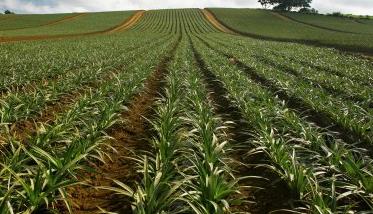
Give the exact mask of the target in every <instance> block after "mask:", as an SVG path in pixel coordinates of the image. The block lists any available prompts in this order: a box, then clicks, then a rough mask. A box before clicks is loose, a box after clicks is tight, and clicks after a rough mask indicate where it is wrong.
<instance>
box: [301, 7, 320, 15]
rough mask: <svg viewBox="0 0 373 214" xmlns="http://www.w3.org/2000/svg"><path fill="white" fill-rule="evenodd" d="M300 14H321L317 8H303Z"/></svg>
mask: <svg viewBox="0 0 373 214" xmlns="http://www.w3.org/2000/svg"><path fill="white" fill-rule="evenodd" d="M298 12H299V13H309V14H319V11H317V10H316V9H315V8H307V7H303V8H301V9H299V11H298Z"/></svg>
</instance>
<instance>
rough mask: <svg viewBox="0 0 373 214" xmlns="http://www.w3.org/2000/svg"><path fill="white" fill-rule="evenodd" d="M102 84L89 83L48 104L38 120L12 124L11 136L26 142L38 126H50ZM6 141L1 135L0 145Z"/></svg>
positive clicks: (97, 82)
mask: <svg viewBox="0 0 373 214" xmlns="http://www.w3.org/2000/svg"><path fill="white" fill-rule="evenodd" d="M111 78H113V75H112V73H107V74H105V75H104V76H103V79H102V81H108V80H110V79H111ZM43 81H46V83H45V84H48V81H47V80H43ZM100 82H101V80H100V81H93V82H88V83H86V84H84V85H82V86H81V87H80V88H78V89H76V90H73V91H70V92H68V93H66V94H64V95H62V96H61V97H59V98H58V100H55V101H53V102H51V103H47V106H46V107H45V108H44V109H43V110H42V112H41V113H40V114H39V115H38V116H37V117H36V118H30V119H26V120H20V121H17V122H15V123H13V124H11V126H10V130H9V133H10V135H12V136H14V137H15V139H17V140H19V141H21V142H24V141H25V140H26V139H27V138H28V137H30V136H32V135H34V134H36V131H37V130H36V129H37V127H38V126H37V125H38V124H50V123H51V122H53V121H54V120H55V119H56V116H57V115H58V114H60V113H62V112H65V111H66V110H67V109H69V108H70V107H71V104H73V103H75V102H76V101H78V100H79V98H80V97H81V96H82V94H84V93H86V92H87V91H88V90H90V89H92V88H97V87H98V86H99V85H100ZM30 87H31V86H30ZM30 90H31V88H30ZM4 141H5V140H4V139H3V137H2V136H1V135H0V143H2V142H4Z"/></svg>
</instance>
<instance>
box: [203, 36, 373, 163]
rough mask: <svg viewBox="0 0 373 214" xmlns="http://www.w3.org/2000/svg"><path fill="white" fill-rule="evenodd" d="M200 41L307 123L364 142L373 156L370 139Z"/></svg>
mask: <svg viewBox="0 0 373 214" xmlns="http://www.w3.org/2000/svg"><path fill="white" fill-rule="evenodd" d="M199 39H200V40H201V42H203V43H204V44H205V45H206V47H208V48H210V49H211V50H213V51H215V52H217V53H218V54H221V55H223V56H225V57H226V58H227V60H229V61H231V60H232V59H233V60H234V64H235V66H237V68H239V69H240V70H242V71H245V73H246V74H247V76H248V77H249V78H250V79H251V80H253V81H254V82H256V83H257V84H259V85H261V86H262V87H263V88H266V89H268V90H269V91H270V92H271V93H272V94H274V95H276V96H278V97H279V98H280V99H281V100H284V101H285V105H286V107H287V108H289V109H292V110H294V111H295V112H298V114H299V115H302V116H305V119H306V120H307V121H309V122H311V123H313V124H316V125H317V126H319V127H321V128H323V129H325V130H328V131H329V132H330V133H333V135H335V136H336V137H338V138H340V139H342V140H343V141H344V142H347V143H350V144H356V143H357V142H362V143H359V147H362V148H364V149H367V151H368V153H369V155H370V156H372V155H373V149H372V147H371V144H369V143H368V142H370V141H369V139H366V138H365V137H364V136H361V135H360V134H359V133H356V132H353V131H352V130H349V129H347V128H346V127H344V126H343V125H341V124H339V123H338V122H336V121H335V120H334V119H332V116H331V115H329V114H328V113H326V112H321V111H317V110H315V109H313V108H312V107H311V106H310V105H309V104H308V103H306V102H305V101H303V100H302V99H301V98H299V97H296V96H292V95H289V94H288V93H287V92H286V91H284V90H282V89H281V88H279V87H278V86H276V84H275V83H274V82H273V81H271V80H269V79H266V78H265V77H263V76H261V75H260V74H258V73H257V71H256V70H255V69H254V68H251V67H249V66H248V65H246V64H244V63H243V62H241V61H239V60H238V59H237V58H236V57H235V56H233V55H229V54H227V53H225V52H223V51H221V50H218V49H216V48H214V47H212V46H211V45H209V44H208V43H206V42H205V41H203V39H201V38H199Z"/></svg>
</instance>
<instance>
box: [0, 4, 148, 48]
mask: <svg viewBox="0 0 373 214" xmlns="http://www.w3.org/2000/svg"><path fill="white" fill-rule="evenodd" d="M143 14H144V11H138V12H136V14H134V15H133V16H132V17H131V18H129V19H127V20H126V21H124V22H123V23H122V24H121V25H119V26H116V27H113V28H109V29H106V30H102V31H94V32H87V33H77V34H61V35H36V36H13V37H0V43H4V42H17V41H35V40H47V39H66V38H74V37H81V36H91V35H102V34H107V33H115V32H120V31H123V30H127V29H129V28H131V27H132V26H133V25H135V24H136V23H137V22H138V21H139V20H140V19H141V17H142V15H143Z"/></svg>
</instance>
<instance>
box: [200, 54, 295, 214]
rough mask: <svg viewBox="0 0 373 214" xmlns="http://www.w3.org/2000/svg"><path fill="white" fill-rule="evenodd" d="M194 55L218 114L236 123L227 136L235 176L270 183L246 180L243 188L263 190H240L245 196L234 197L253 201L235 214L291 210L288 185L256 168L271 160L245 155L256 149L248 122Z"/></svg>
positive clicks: (274, 175)
mask: <svg viewBox="0 0 373 214" xmlns="http://www.w3.org/2000/svg"><path fill="white" fill-rule="evenodd" d="M194 54H195V60H196V62H197V65H198V66H199V68H200V70H201V72H202V74H203V75H204V79H205V82H206V86H207V88H208V90H209V91H210V92H212V93H211V95H210V98H211V99H212V100H213V102H214V103H215V112H216V113H217V114H218V115H220V116H221V117H222V118H223V120H224V121H232V122H234V124H232V125H230V126H229V127H228V129H227V133H228V135H229V138H230V139H232V140H233V142H232V143H231V144H232V152H231V153H230V157H231V158H232V159H233V160H234V161H235V162H234V163H233V164H232V167H233V170H234V174H235V176H237V177H242V176H260V177H262V178H265V179H267V180H264V179H245V180H243V181H241V182H240V185H241V186H254V187H261V188H263V189H261V190H258V189H253V188H251V189H250V188H242V189H241V190H240V191H241V193H242V195H235V196H233V197H234V198H243V200H244V201H251V203H250V202H244V203H242V204H241V205H235V206H232V209H233V211H236V212H250V213H254V214H256V213H257V214H259V213H269V212H271V211H275V210H279V209H290V208H291V207H292V203H293V201H294V200H293V199H292V195H291V192H290V190H289V189H288V187H287V185H286V184H285V183H284V182H283V181H282V180H281V178H280V177H279V176H278V175H277V174H275V173H273V172H272V171H271V170H268V169H265V168H258V167H255V166H256V165H257V164H262V163H266V162H268V159H267V158H266V157H265V156H263V155H258V156H256V157H251V158H249V157H247V156H246V155H245V154H246V153H247V152H248V151H249V150H250V149H253V147H252V145H250V144H249V142H250V141H251V140H252V138H251V137H250V136H249V134H248V133H249V132H250V125H249V124H247V123H246V122H245V120H244V118H243V116H242V115H241V113H240V111H239V109H238V108H237V107H235V106H234V104H233V103H232V102H231V101H230V100H229V99H228V98H227V94H228V91H227V90H226V89H225V88H224V85H223V84H222V83H221V82H219V81H218V79H217V77H216V76H215V75H214V74H213V73H212V72H211V71H210V70H209V69H208V68H207V66H206V64H205V62H204V61H203V60H202V58H201V57H200V55H199V54H198V52H197V51H196V50H194ZM242 147H244V148H242ZM237 163H242V164H237Z"/></svg>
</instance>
